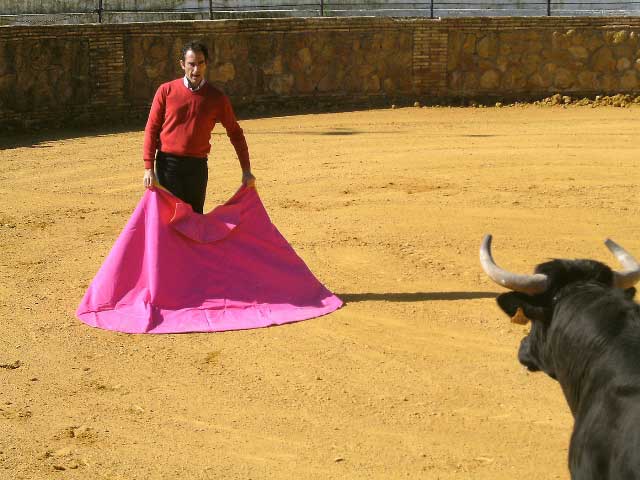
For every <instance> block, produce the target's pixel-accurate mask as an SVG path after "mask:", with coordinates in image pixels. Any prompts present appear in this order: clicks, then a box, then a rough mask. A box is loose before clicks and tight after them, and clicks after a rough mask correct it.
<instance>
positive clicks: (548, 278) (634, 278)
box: [480, 235, 640, 480]
mask: <svg viewBox="0 0 640 480" xmlns="http://www.w3.org/2000/svg"><path fill="white" fill-rule="evenodd" d="M605 244H606V246H607V247H608V248H609V250H610V251H611V253H613V255H614V256H615V257H616V258H617V259H618V262H619V263H620V264H621V265H622V270H620V271H616V270H613V269H611V268H609V267H608V266H607V265H605V264H603V263H601V262H598V261H595V260H560V259H556V260H551V261H548V262H545V263H542V264H539V265H538V266H536V267H535V271H534V274H532V275H522V274H516V273H511V272H508V271H506V270H503V269H502V268H500V267H499V266H498V265H496V263H495V262H494V260H493V257H492V255H491V235H487V236H485V238H484V240H483V242H482V246H481V247H480V263H481V265H482V268H483V270H484V271H485V273H486V274H487V275H488V276H489V277H490V278H491V279H492V280H493V281H495V282H496V283H498V284H499V285H502V286H503V287H505V288H508V289H509V290H511V291H510V292H508V293H503V294H501V295H499V296H498V298H497V303H498V305H499V307H500V308H501V309H502V310H503V311H504V312H505V313H506V314H507V315H509V316H510V317H512V320H513V321H514V322H517V323H522V324H524V323H528V322H531V330H530V332H529V334H528V335H527V336H525V337H524V338H523V339H522V341H521V343H520V348H519V351H518V359H519V361H520V363H521V364H522V365H524V366H525V367H526V368H527V369H528V370H529V371H531V372H536V371H543V372H545V373H546V374H547V375H549V376H550V377H551V378H553V379H555V380H557V381H558V383H559V384H560V386H561V388H562V392H563V393H564V396H565V399H566V401H567V403H568V405H569V408H570V409H571V413H572V414H573V418H574V427H573V432H572V435H571V442H570V445H569V460H568V462H569V471H570V472H571V478H572V479H573V480H631V479H635V480H640V306H639V305H638V304H637V303H635V302H634V301H633V297H634V295H635V292H636V289H635V288H634V285H635V284H636V283H637V282H638V281H639V280H640V263H638V261H637V260H636V259H634V258H633V257H632V256H631V255H630V254H629V253H628V252H627V251H626V250H624V249H623V248H622V247H621V246H620V245H618V244H616V243H615V242H613V241H612V240H607V241H606V242H605Z"/></svg>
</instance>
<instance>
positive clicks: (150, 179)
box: [142, 168, 156, 188]
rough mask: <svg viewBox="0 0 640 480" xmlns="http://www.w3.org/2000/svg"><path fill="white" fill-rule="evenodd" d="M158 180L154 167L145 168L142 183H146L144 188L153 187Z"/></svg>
mask: <svg viewBox="0 0 640 480" xmlns="http://www.w3.org/2000/svg"><path fill="white" fill-rule="evenodd" d="M155 180H156V175H155V173H153V168H145V169H144V178H143V179H142V183H143V184H144V188H151V187H152V186H153V183H154V182H155Z"/></svg>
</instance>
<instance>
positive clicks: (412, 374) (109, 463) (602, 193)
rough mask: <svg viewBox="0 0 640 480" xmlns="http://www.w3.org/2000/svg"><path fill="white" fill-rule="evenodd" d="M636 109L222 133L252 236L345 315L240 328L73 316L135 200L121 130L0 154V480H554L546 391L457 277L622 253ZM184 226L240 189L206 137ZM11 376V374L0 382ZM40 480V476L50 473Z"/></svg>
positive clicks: (556, 413) (304, 123)
mask: <svg viewBox="0 0 640 480" xmlns="http://www.w3.org/2000/svg"><path fill="white" fill-rule="evenodd" d="M639 118H640V109H638V108H632V109H614V108H598V109H591V108H567V109H563V108H540V107H522V108H502V109H494V108H491V109H451V108H430V109H427V108H423V109H418V108H406V109H398V110H379V111H370V112H356V113H343V114H327V115H305V116H295V117H286V118H271V119H261V120H250V121H244V122H243V123H242V125H243V127H244V128H245V131H246V134H247V138H248V142H249V146H250V150H251V152H252V157H253V164H254V171H255V174H256V176H257V177H258V181H259V183H258V186H259V192H260V194H261V196H262V199H263V202H264V204H265V206H266V207H267V210H268V211H269V213H270V215H271V217H272V220H273V221H274V223H275V224H276V225H277V226H278V228H279V229H280V231H281V232H282V233H283V234H284V235H285V236H286V237H287V238H288V239H289V241H290V243H291V244H292V245H293V246H294V248H295V249H296V250H297V251H298V253H299V254H300V255H301V256H302V258H303V259H305V261H306V262H307V263H308V265H309V266H310V268H311V269H312V270H313V271H314V272H315V273H316V275H317V276H318V278H319V279H320V280H321V281H323V282H324V283H325V284H326V285H327V286H328V287H329V288H330V289H331V290H333V291H334V292H336V293H337V294H338V295H340V296H341V297H342V298H343V299H344V300H345V301H346V302H347V304H346V306H345V307H344V308H343V309H341V310H339V311H338V312H336V313H334V314H332V315H329V316H326V317H322V318H318V319H313V320H309V321H305V322H300V323H297V324H292V325H287V326H282V327H274V328H266V329H260V330H252V331H236V332H227V333H217V334H189V335H159V336H151V335H137V336H132V335H126V334H119V333H113V332H107V331H101V330H96V329H92V328H90V327H88V326H86V325H84V324H82V323H80V322H79V321H78V320H76V319H75V318H74V311H75V308H76V306H77V304H78V302H79V301H80V299H81V297H82V295H83V293H84V291H85V289H86V287H87V285H88V284H89V282H90V281H91V279H92V278H93V276H94V275H95V273H96V271H97V270H98V268H99V266H100V264H101V262H102V260H103V259H104V258H105V256H106V254H107V253H108V251H109V249H110V248H111V245H112V244H113V242H114V240H115V239H116V237H117V236H118V234H119V232H120V230H121V229H122V227H123V226H124V224H125V222H126V220H127V219H128V217H129V215H130V213H131V212H132V210H133V208H134V207H135V205H136V204H137V202H138V200H139V199H140V196H141V194H142V188H141V177H142V163H141V160H140V150H141V143H142V132H141V131H134V132H130V133H123V134H105V135H98V136H76V137H73V138H65V139H60V140H53V141H44V142H37V143H33V144H31V143H32V142H28V140H29V139H28V138H27V139H25V140H27V142H23V145H22V146H20V147H10V148H6V149H4V150H2V151H0V166H1V168H0V195H1V198H2V202H1V204H0V242H1V250H0V255H1V256H0V326H1V328H2V334H1V336H0V364H2V365H4V366H5V368H0V478H1V479H3V480H4V479H49V478H55V479H58V478H59V479H174V478H176V479H250V478H251V479H334V478H335V479H339V478H349V479H369V478H376V479H395V478H421V479H422V478H424V479H452V478H460V479H491V480H496V479H523V478H536V479H553V478H561V479H566V478H568V473H567V468H566V455H567V444H568V440H569V435H570V430H571V425H572V419H571V416H570V413H569V411H568V408H567V407H566V404H565V402H564V399H563V397H562V394H561V391H560V388H559V386H558V385H557V384H556V383H555V382H554V381H552V380H551V379H549V378H547V377H545V376H544V375H543V374H528V373H526V372H525V371H524V369H523V368H522V367H520V365H519V364H518V362H517V360H516V350H517V347H518V344H519V342H520V339H521V338H522V336H523V334H524V333H525V331H526V327H521V326H517V325H513V324H510V323H509V322H508V320H507V319H506V318H505V317H504V316H503V314H502V313H501V312H500V311H499V310H498V309H497V307H496V306H495V302H494V297H495V295H496V294H497V293H498V292H499V291H500V288H499V287H498V286H496V285H494V284H492V283H491V282H490V281H488V280H487V279H486V278H485V276H484V275H483V273H482V272H481V270H480V267H479V264H478V260H477V250H478V247H479V245H480V241H481V239H482V236H483V234H484V233H486V232H491V233H493V234H494V254H495V257H496V260H497V261H498V262H499V263H501V264H502V265H503V266H505V267H508V268H510V269H513V270H518V271H523V272H524V271H530V269H531V268H532V267H533V266H534V264H535V263H538V262H541V261H544V260H545V259H548V258H550V257H590V258H595V259H599V260H603V261H606V262H608V263H609V264H611V265H615V262H614V261H613V258H612V257H611V256H610V255H609V254H608V252H607V250H606V249H605V247H604V245H603V244H602V241H603V240H604V239H605V238H606V237H607V236H611V237H612V238H614V239H615V240H617V241H618V242H620V243H622V244H623V245H624V246H625V247H627V248H628V249H629V250H631V251H632V252H635V254H636V255H640V216H639V214H640V204H639V202H638V191H637V188H638V184H639V183H640V182H639V181H640V170H639V167H638V166H639V158H640V147H639V146H638V141H639V140H640V138H639V135H638V132H640V121H639ZM213 141H214V155H213V157H212V161H211V162H210V172H211V174H210V185H209V197H208V201H207V207H206V208H207V209H210V208H212V207H213V206H214V205H216V204H217V203H220V202H222V201H224V200H225V199H226V198H228V197H229V196H230V195H231V194H232V193H233V191H234V189H235V188H236V187H237V186H238V184H239V180H240V170H239V167H238V165H237V161H236V160H235V157H234V154H233V150H232V148H231V146H230V145H229V143H228V141H227V139H226V137H225V136H224V134H223V132H222V131H220V130H216V132H215V134H214V138H213ZM17 361H19V362H21V363H20V366H19V367H18V368H6V367H8V366H12V365H13V366H15V365H16V364H15V363H14V362H17ZM62 469H64V470H62Z"/></svg>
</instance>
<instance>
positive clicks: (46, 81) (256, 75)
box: [0, 18, 640, 135]
mask: <svg viewBox="0 0 640 480" xmlns="http://www.w3.org/2000/svg"><path fill="white" fill-rule="evenodd" d="M639 36H640V18H624V19H622V18H618V19H605V18H582V19H577V18H574V19H568V18H535V19H527V18H505V19H497V18H493V19H489V18H471V19H447V20H441V21H439V20H428V19H404V20H397V19H396V20H392V19H383V18H313V19H295V18H290V19H252V20H228V21H195V22H171V23H152V24H125V25H80V26H37V27H0V135H2V134H3V133H5V132H6V129H7V127H18V128H30V127H35V126H44V127H56V126H59V125H68V124H80V125H87V124H92V123H93V124H99V123H107V122H111V121H113V120H114V119H120V120H122V119H132V118H144V117H145V116H146V114H147V113H148V109H149V104H150V102H151V99H152V97H153V93H154V91H155V90H156V88H157V87H158V85H160V84H161V83H162V82H165V81H168V80H171V79H173V78H176V77H178V76H179V75H180V74H181V71H180V69H179V66H178V58H179V52H180V47H181V45H182V44H183V42H185V41H187V40H189V39H191V38H194V37H196V38H201V39H203V40H204V41H206V42H207V43H208V44H209V45H210V51H211V60H210V63H209V69H208V74H209V80H210V81H211V82H213V83H214V84H216V85H218V86H219V87H220V88H222V89H223V90H224V91H225V92H226V93H227V94H229V95H230V96H231V97H232V100H233V103H234V105H235V106H236V108H237V109H238V110H239V111H240V113H241V115H242V114H243V113H246V112H247V111H249V110H253V111H258V112H264V113H268V112H273V111H276V109H282V108H286V109H289V110H296V109H299V110H310V109H314V108H315V109H318V108H320V109H322V108H351V107H367V106H370V105H389V104H390V103H392V102H398V101H401V102H402V101H404V102H412V101H414V100H419V101H422V102H425V103H428V102H430V101H450V100H452V99H454V100H460V99H471V98H474V99H475V98H485V97H490V98H505V99H506V98H509V99H521V100H526V99H532V98H537V97H538V98H539V97H543V96H548V95H551V94H554V93H561V94H581V95H592V96H595V95H598V94H613V93H629V94H638V93H639V79H640V55H639V54H640V40H639Z"/></svg>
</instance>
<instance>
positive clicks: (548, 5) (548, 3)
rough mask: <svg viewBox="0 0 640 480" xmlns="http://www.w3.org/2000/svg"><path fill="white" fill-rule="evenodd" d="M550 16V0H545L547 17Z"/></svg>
mask: <svg viewBox="0 0 640 480" xmlns="http://www.w3.org/2000/svg"><path fill="white" fill-rule="evenodd" d="M550 16H551V0H547V17H550Z"/></svg>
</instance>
